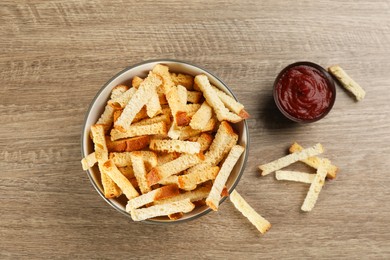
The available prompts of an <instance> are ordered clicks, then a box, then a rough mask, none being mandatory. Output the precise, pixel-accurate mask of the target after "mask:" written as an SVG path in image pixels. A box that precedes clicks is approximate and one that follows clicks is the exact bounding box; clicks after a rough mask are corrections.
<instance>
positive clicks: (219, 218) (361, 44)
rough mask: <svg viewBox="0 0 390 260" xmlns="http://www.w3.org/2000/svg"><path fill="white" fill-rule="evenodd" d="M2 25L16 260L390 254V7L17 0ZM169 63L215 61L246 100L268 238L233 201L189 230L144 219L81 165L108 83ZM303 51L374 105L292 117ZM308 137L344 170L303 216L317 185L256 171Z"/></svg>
mask: <svg viewBox="0 0 390 260" xmlns="http://www.w3.org/2000/svg"><path fill="white" fill-rule="evenodd" d="M0 28H1V29H0V39H1V40H0V45H1V54H0V68H1V72H0V83H1V87H0V122H1V124H0V133H1V135H0V169H1V175H0V192H1V195H0V258H1V259H4V258H10V259H17V258H27V259H35V258H47V259H53V258H72V259H73V258H99V259H100V258H116V259H125V258H129V259H133V258H134V259H150V258H168V259H179V258H181V259H195V258H202V259H206V258H210V259H215V258H216V259H260V258H264V259H272V258H273V259H281V258H284V259H287V258H297V259H303V258H315V259H320V258H323V259H325V258H345V259H357V258H371V259H373V258H377V259H386V258H387V259H389V258H390V225H389V224H390V203H389V200H390V192H389V186H390V175H389V168H390V163H389V154H390V130H389V129H390V101H389V97H390V90H389V82H390V76H389V75H390V4H389V2H388V1H384V0H378V1H374V2H372V1H352V0H351V1H253V2H244V1H216V2H213V1H204V2H203V1H189V2H188V3H183V2H179V1H158V2H156V1H150V2H144V1H133V2H131V1H111V2H110V3H109V1H99V0H93V1H85V0H82V1H73V0H72V1H43V0H33V1H27V0H24V1H23V0H21V1H18V3H17V4H15V3H14V1H10V0H4V1H2V2H1V4H0ZM155 58H174V59H180V60H184V61H188V62H191V63H194V64H198V65H200V66H203V67H205V68H206V69H208V70H210V71H212V72H214V73H215V74H216V75H218V76H219V77H220V78H222V79H223V80H224V81H225V82H226V83H227V84H228V85H229V86H230V87H231V88H232V89H233V91H234V92H235V93H236V94H237V96H238V98H239V100H240V101H241V102H243V103H244V104H245V106H246V108H247V110H248V111H249V113H250V114H251V116H252V117H251V118H250V119H249V120H248V124H249V128H250V135H251V147H250V155H249V159H248V164H247V167H246V170H245V173H244V175H243V177H242V179H241V182H240V183H239V185H238V186H237V190H238V191H239V192H240V193H241V194H242V196H243V197H244V198H245V199H246V200H247V201H248V202H249V203H250V204H251V205H252V206H253V207H254V208H255V209H256V210H257V211H258V212H260V213H261V214H262V215H263V216H264V217H265V218H267V219H268V220H269V221H270V222H271V223H272V225H273V226H272V228H271V230H270V231H269V232H268V233H266V234H265V235H260V233H259V232H258V231H257V230H256V229H255V228H254V227H253V226H252V225H251V224H250V223H249V222H248V221H247V220H246V219H245V218H244V217H243V216H242V215H241V214H240V213H239V212H238V211H236V210H235V209H234V207H233V206H232V204H231V203H230V202H228V201H226V202H225V203H223V204H222V206H221V208H220V211H218V212H217V213H211V214H208V215H207V216H204V217H202V218H201V219H198V220H195V221H192V222H188V223H185V224H180V225H168V226H159V225H146V224H143V223H134V222H132V221H131V220H130V218H127V217H126V216H123V215H121V214H119V213H118V212H116V211H115V210H114V209H112V208H111V207H109V206H108V205H107V204H106V203H105V202H104V201H103V200H102V199H101V198H100V197H99V196H98V194H97V193H96V191H95V190H94V188H93V187H92V185H91V183H90V181H89V179H88V177H87V175H86V173H85V172H83V171H82V169H81V165H80V159H81V155H80V134H81V129H82V124H83V120H84V115H85V113H86V111H87V108H88V106H89V104H90V102H91V101H92V99H93V97H94V96H95V94H96V92H97V91H98V90H99V89H100V88H101V87H102V85H103V84H104V83H105V82H106V81H107V80H108V79H109V78H110V77H111V76H113V75H114V74H116V73H117V72H119V71H120V70H122V69H123V68H125V67H127V66H129V65H131V64H135V63H138V62H141V61H143V60H148V59H155ZM299 60H309V61H313V62H316V63H318V64H321V65H322V66H324V67H326V66H328V65H331V64H335V63H339V64H340V65H341V66H342V67H343V68H344V69H345V70H346V71H347V72H348V73H349V74H350V75H351V76H352V77H353V78H354V79H355V80H356V81H357V82H359V83H360V84H361V85H362V86H363V87H364V88H365V90H366V91H367V95H366V98H365V99H364V100H363V101H361V102H355V101H354V99H353V98H351V96H350V95H349V94H348V93H347V92H346V91H344V90H343V89H342V88H340V87H337V100H336V103H335V106H334V108H333V110H332V111H331V113H330V114H329V115H328V116H327V117H326V118H324V119H323V120H321V121H319V122H317V123H313V124H308V125H297V124H294V123H290V122H289V121H287V120H285V119H284V118H283V116H282V115H281V114H280V113H279V112H278V111H277V109H276V108H275V105H274V102H273V100H272V95H271V94H272V92H271V89H272V84H273V81H274V79H275V76H276V75H277V73H278V72H279V71H280V70H281V69H282V68H283V67H284V66H286V65H288V64H290V63H292V62H295V61H299ZM293 141H298V142H300V143H302V144H303V145H304V146H310V145H314V144H315V143H316V142H321V143H322V144H323V145H324V146H325V148H326V153H325V155H324V156H326V157H328V158H329V159H331V160H332V161H333V162H334V164H336V165H337V166H339V167H340V171H339V175H338V177H337V179H335V180H333V181H328V182H327V183H326V184H325V186H324V189H323V190H322V192H321V194H320V197H319V200H318V202H317V205H316V207H315V208H314V210H313V211H312V212H310V213H302V212H301V211H300V207H301V204H302V202H303V199H304V197H305V195H306V192H307V190H308V185H307V184H300V183H290V182H280V181H277V180H275V178H274V176H273V175H270V176H266V177H260V176H259V172H258V170H257V166H258V165H259V164H262V163H266V162H269V161H271V160H273V159H276V158H278V157H280V156H283V155H284V154H285V153H286V149H287V148H288V146H289V145H290V144H291V143H292V142H293ZM298 167H301V166H298ZM292 168H294V169H295V167H292Z"/></svg>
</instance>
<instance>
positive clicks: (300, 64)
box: [273, 61, 336, 123]
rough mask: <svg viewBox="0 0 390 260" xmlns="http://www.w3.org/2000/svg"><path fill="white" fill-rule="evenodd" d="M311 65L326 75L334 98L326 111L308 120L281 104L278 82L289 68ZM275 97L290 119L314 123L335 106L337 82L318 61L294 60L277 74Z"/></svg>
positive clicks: (279, 106) (281, 109)
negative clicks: (292, 113) (287, 109)
mask: <svg viewBox="0 0 390 260" xmlns="http://www.w3.org/2000/svg"><path fill="white" fill-rule="evenodd" d="M302 65H303V66H309V67H313V68H315V69H317V70H319V71H320V72H321V74H322V75H323V76H324V77H325V79H326V81H327V82H328V87H329V88H330V91H331V92H332V94H333V95H332V98H331V101H330V104H329V106H328V108H327V109H326V111H325V112H324V113H323V114H322V115H321V116H319V117H316V118H314V119H309V120H306V119H301V118H297V117H295V116H293V115H291V114H289V113H288V112H287V111H286V110H285V109H284V108H283V107H282V105H281V104H280V101H279V98H278V93H277V92H278V91H277V88H276V86H277V84H278V82H279V80H280V78H281V77H282V76H283V75H284V73H285V72H286V71H287V70H289V69H290V68H293V67H297V66H302ZM273 97H274V101H275V104H276V106H277V107H278V109H279V111H280V112H281V113H282V114H283V115H284V116H285V117H287V118H288V119H290V120H292V121H294V122H297V123H313V122H316V121H318V120H320V119H322V118H324V117H325V116H326V115H327V114H328V113H329V112H330V111H331V110H332V108H333V105H334V103H335V101H336V86H335V82H334V80H333V78H332V76H331V75H330V74H329V73H328V72H327V71H326V69H325V68H323V67H322V66H320V65H318V64H316V63H313V62H311V61H298V62H294V63H291V64H289V65H287V66H286V67H285V68H284V69H282V70H281V71H280V72H279V74H278V75H277V76H276V78H275V81H274V85H273Z"/></svg>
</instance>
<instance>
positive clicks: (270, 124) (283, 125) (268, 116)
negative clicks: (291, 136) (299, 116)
mask: <svg viewBox="0 0 390 260" xmlns="http://www.w3.org/2000/svg"><path fill="white" fill-rule="evenodd" d="M259 110H260V111H263V113H262V115H261V117H260V118H259V119H260V120H261V121H262V125H263V127H264V129H265V130H274V129H293V128H299V127H300V126H301V124H298V123H296V122H293V121H291V120H289V119H287V118H286V117H285V116H284V115H283V114H282V113H281V112H280V111H279V109H278V107H277V106H276V104H275V101H274V98H273V96H269V97H267V99H266V100H265V101H264V102H263V103H260V107H259Z"/></svg>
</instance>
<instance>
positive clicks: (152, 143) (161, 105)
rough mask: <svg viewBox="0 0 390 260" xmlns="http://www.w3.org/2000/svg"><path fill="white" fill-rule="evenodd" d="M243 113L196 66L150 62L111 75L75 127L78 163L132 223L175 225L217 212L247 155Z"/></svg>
mask: <svg viewBox="0 0 390 260" xmlns="http://www.w3.org/2000/svg"><path fill="white" fill-rule="evenodd" d="M248 117H249V114H248V113H247V111H246V110H245V109H244V106H243V105H242V104H241V103H240V102H239V101H238V100H237V98H236V97H235V96H234V94H233V92H232V91H231V89H229V87H228V86H227V85H226V84H225V83H224V82H223V81H222V80H220V79H219V78H217V77H216V76H215V75H213V74H212V73H210V72H208V71H207V70H205V69H202V68H200V67H199V66H196V65H193V64H190V63H187V62H183V61H177V60H167V59H164V60H151V61H145V62H142V63H139V64H136V65H134V66H130V67H128V68H126V69H124V70H123V71H121V72H119V73H118V74H117V75H115V76H114V77H113V78H111V79H110V80H109V81H108V82H107V83H106V84H104V86H103V87H102V88H101V89H100V91H99V92H98V93H97V94H96V96H95V98H94V99H93V100H92V102H91V105H90V107H89V109H88V111H87V113H86V117H85V121H84V126H83V129H82V140H81V154H82V158H83V159H82V161H81V163H82V167H83V169H84V170H86V172H87V175H88V177H89V179H90V181H91V183H92V185H93V187H94V188H95V189H96V191H97V192H98V193H99V194H100V195H101V197H102V198H103V199H104V200H105V201H106V202H107V203H108V204H110V205H111V206H112V207H113V208H115V209H116V210H118V211H119V212H121V213H123V214H125V215H127V216H129V217H131V218H132V219H133V220H134V221H143V222H147V223H178V222H182V221H187V220H192V219H195V218H198V217H200V216H203V215H205V214H207V213H209V212H210V211H212V210H214V211H217V210H218V207H219V204H220V203H222V202H223V201H224V199H225V198H226V197H227V196H229V193H231V192H232V191H233V190H234V188H235V186H236V185H237V183H238V182H239V180H240V178H241V175H242V174H243V171H244V168H245V164H246V161H247V157H248V148H249V147H248V145H249V131H248V126H247V123H246V119H247V118H248Z"/></svg>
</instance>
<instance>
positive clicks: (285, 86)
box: [276, 65, 334, 120]
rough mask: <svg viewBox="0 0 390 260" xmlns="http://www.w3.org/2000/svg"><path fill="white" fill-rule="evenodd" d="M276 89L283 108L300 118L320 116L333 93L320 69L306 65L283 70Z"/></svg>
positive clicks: (310, 118)
mask: <svg viewBox="0 0 390 260" xmlns="http://www.w3.org/2000/svg"><path fill="white" fill-rule="evenodd" d="M276 91H277V97H278V100H279V103H280V105H281V107H282V108H283V110H285V112H287V113H288V114H289V115H291V116H292V117H295V118H298V119H302V120H313V119H316V118H318V117H321V116H322V115H323V114H324V113H326V112H327V109H328V108H329V106H330V105H331V100H332V97H333V95H334V93H333V92H332V90H331V88H330V87H329V85H328V81H327V79H326V78H325V76H324V75H323V74H322V73H321V71H319V70H318V69H316V68H313V67H310V66H306V65H298V66H294V67H291V68H289V69H288V70H287V71H285V72H284V73H283V75H282V76H281V77H280V78H279V80H278V82H277V85H276Z"/></svg>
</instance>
